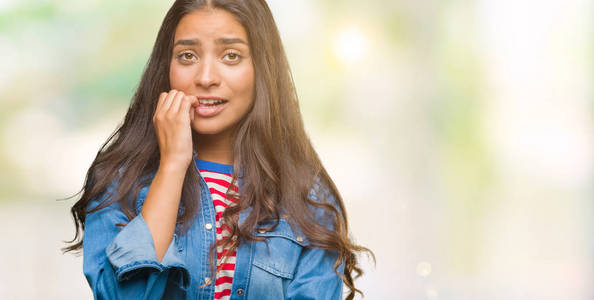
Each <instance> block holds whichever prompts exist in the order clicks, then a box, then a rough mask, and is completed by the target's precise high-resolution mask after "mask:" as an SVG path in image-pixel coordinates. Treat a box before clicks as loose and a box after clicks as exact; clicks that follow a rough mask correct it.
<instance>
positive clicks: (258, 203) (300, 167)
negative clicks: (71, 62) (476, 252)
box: [64, 0, 373, 299]
mask: <svg viewBox="0 0 594 300" xmlns="http://www.w3.org/2000/svg"><path fill="white" fill-rule="evenodd" d="M205 7H208V8H215V9H217V8H218V9H224V10H226V11H228V12H230V13H231V14H233V15H234V16H235V18H236V19H237V20H238V21H239V22H240V23H241V24H242V25H243V26H244V28H245V29H246V31H247V33H248V39H249V44H250V49H251V50H250V52H251V53H252V59H253V64H254V70H255V83H254V91H255V92H254V97H255V99H254V104H253V107H252V108H251V110H250V111H249V112H248V114H246V116H244V118H243V119H242V120H241V122H240V123H239V125H238V127H237V129H236V132H235V139H234V145H233V156H234V170H236V171H235V174H234V176H233V178H234V180H235V181H236V180H237V178H238V174H237V173H238V172H241V190H240V195H237V194H232V192H229V195H228V196H229V197H235V198H238V199H240V201H238V203H239V205H236V206H232V207H229V208H228V209H226V210H225V212H224V214H223V218H224V222H225V223H226V224H228V225H229V226H230V228H231V233H232V235H234V236H238V237H239V238H238V239H224V240H223V241H219V242H220V243H221V245H222V246H224V247H227V246H228V247H231V251H229V253H232V252H233V250H235V249H236V248H237V246H238V245H239V243H242V242H246V241H254V240H261V239H262V238H258V237H256V236H254V232H256V228H257V227H258V224H259V223H261V222H263V221H270V220H273V221H275V224H278V222H279V220H280V218H281V215H282V216H288V221H289V223H290V224H291V226H297V227H298V228H299V229H300V230H301V232H303V234H304V235H305V236H306V238H307V240H308V241H309V243H310V244H311V246H314V247H319V248H322V249H326V250H329V251H335V252H336V253H337V254H338V259H337V261H336V263H335V268H334V269H335V271H336V270H338V267H339V266H340V264H341V263H344V266H345V268H344V273H343V274H338V275H339V276H341V278H342V279H343V281H344V283H345V284H346V285H347V286H348V288H349V290H350V293H349V295H348V296H347V299H352V298H353V297H354V294H355V292H359V293H361V291H359V290H358V289H356V288H355V286H354V282H353V279H355V278H357V277H359V276H360V275H361V274H362V270H361V269H360V267H359V265H358V263H357V256H356V254H357V252H361V251H365V252H367V253H369V254H370V255H371V256H372V257H373V253H372V252H371V251H370V250H369V249H367V248H365V247H362V246H358V245H356V244H354V243H353V242H352V241H351V240H350V238H349V230H348V222H347V215H346V211H345V207H344V204H343V201H342V198H341V196H340V193H339V192H338V190H337V188H336V186H335V185H334V182H333V181H332V179H331V178H330V176H329V175H328V173H327V172H326V169H325V168H324V166H323V165H322V163H321V161H320V159H319V157H318V155H317V153H316V152H315V150H314V149H313V146H312V144H311V142H310V140H309V138H308V136H307V134H306V133H305V130H304V127H303V122H302V118H301V113H300V111H299V104H298V98H297V93H296V91H295V86H294V83H293V79H292V76H291V72H290V68H289V64H288V61H287V58H286V55H285V52H284V49H283V46H282V43H281V39H280V36H279V32H278V29H277V27H276V24H275V22H274V18H273V16H272V13H271V12H270V9H269V7H268V5H267V4H266V2H265V1H264V0H250V1H241V0H206V1H205V0H177V1H175V3H174V4H173V5H172V7H171V8H170V9H169V11H168V12H167V14H166V16H165V19H164V20H163V24H162V25H161V28H160V30H159V33H158V35H157V39H156V41H155V45H154V48H153V51H152V53H151V56H150V58H149V61H148V64H147V66H146V68H145V70H144V73H143V75H142V78H141V81H140V84H139V86H138V89H137V91H136V93H135V94H134V97H133V99H132V102H131V104H130V107H129V109H128V111H127V113H126V117H125V119H124V122H123V123H122V124H121V125H119V127H118V128H117V130H116V131H115V132H114V133H113V134H112V135H111V136H110V137H109V138H108V139H107V141H106V142H105V143H104V144H103V145H102V146H101V148H100V150H99V151H98V153H97V156H96V158H95V160H94V161H93V163H92V164H91V167H90V168H89V170H88V171H87V174H86V178H85V184H84V186H83V188H82V189H81V190H80V191H79V193H81V192H82V193H83V194H82V196H81V198H80V199H79V200H78V201H77V202H76V203H75V204H74V205H73V207H72V209H71V213H72V217H73V219H74V222H75V227H76V231H75V236H74V239H73V240H71V241H69V242H68V243H69V245H68V246H67V247H65V248H64V251H66V252H67V251H73V250H79V249H81V247H82V234H83V230H84V224H85V216H86V214H88V213H91V212H94V211H97V210H100V209H102V208H104V207H106V206H108V205H110V204H111V203H114V202H116V201H119V203H120V207H121V210H122V211H123V212H124V213H125V215H126V216H127V217H128V218H129V219H132V218H133V217H135V216H136V214H137V209H138V207H136V206H137V205H136V202H135V201H134V200H135V198H136V195H138V193H139V191H140V189H141V188H142V187H144V186H147V185H149V184H150V182H151V180H152V178H151V176H150V175H151V174H154V173H155V172H156V170H157V168H158V163H159V158H160V152H159V146H158V142H157V137H156V134H155V130H154V126H153V123H152V116H153V114H154V112H155V109H156V105H157V100H158V97H159V94H160V93H161V92H163V91H169V90H170V83H169V64H170V62H171V51H172V48H173V37H174V34H175V30H176V27H177V24H178V23H179V21H180V20H181V18H182V17H183V16H184V15H186V14H188V13H190V12H192V11H194V10H196V9H201V8H205ZM138 178H141V179H138ZM114 181H117V182H118V184H117V189H116V190H115V191H114V192H115V194H114V195H113V197H111V198H108V199H109V200H108V201H105V202H104V203H101V204H100V205H98V206H96V207H95V208H93V209H92V210H87V208H88V206H89V204H90V203H91V201H92V200H93V199H95V198H97V197H98V196H100V195H101V194H102V193H105V192H106V190H107V188H108V186H110V185H111V184H112V183H113V182H114ZM200 184H201V183H200V178H199V174H198V172H197V171H196V169H195V168H193V166H191V165H190V167H189V168H188V170H187V172H186V176H185V179H184V184H183V188H182V196H181V197H182V200H181V203H180V205H181V207H182V208H183V209H181V213H180V215H179V216H178V219H177V223H178V225H180V226H179V227H180V230H181V231H182V232H183V231H185V230H187V228H189V226H190V225H191V223H192V221H193V219H194V216H196V214H197V213H198V210H199V207H198V203H199V202H198V201H196V199H199V197H200V192H199V191H200V190H199V187H200ZM230 190H231V189H230ZM79 193H77V194H79ZM312 193H313V196H315V197H312ZM248 207H249V208H251V212H250V214H249V215H248V217H247V218H246V219H245V221H244V222H243V223H242V224H241V226H239V225H238V214H239V212H241V211H243V210H245V209H247V208H248ZM320 211H322V212H323V213H322V214H320V213H319V212H320ZM329 225H330V226H329ZM213 249H214V245H213V248H211V251H212V250H213ZM212 266H213V261H212V256H211V267H212Z"/></svg>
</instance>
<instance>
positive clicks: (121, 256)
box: [83, 203, 190, 299]
mask: <svg viewBox="0 0 594 300" xmlns="http://www.w3.org/2000/svg"><path fill="white" fill-rule="evenodd" d="M93 204H98V203H92V205H91V206H93ZM118 223H123V224H125V223H127V225H125V226H124V227H123V228H122V227H119V226H116V224H118ZM175 239H176V237H175V236H174V239H173V240H172V241H171V244H170V245H169V248H168V249H167V251H166V253H165V255H164V256H163V259H162V260H161V262H159V261H158V260H157V256H156V253H155V248H154V244H153V239H152V235H151V233H150V230H149V229H148V226H147V225H146V223H145V221H144V219H143V217H142V214H140V213H139V214H138V215H137V216H136V217H134V218H133V219H132V220H128V218H127V217H126V215H125V214H124V213H123V212H122V211H121V210H120V209H119V205H118V203H113V204H111V205H109V206H107V207H105V208H103V209H100V210H99V211H96V212H93V213H90V214H87V216H86V219H85V231H84V235H83V272H84V274H85V277H86V279H87V281H88V283H89V285H90V287H91V289H92V291H93V295H94V299H162V298H163V296H164V295H166V296H167V298H169V297H171V298H173V299H177V298H183V297H184V296H185V292H186V290H187V287H188V285H189V279H190V277H189V273H188V270H187V269H186V267H185V265H184V262H183V260H182V259H181V257H180V253H179V252H178V249H177V247H176V246H175V244H176V243H175Z"/></svg>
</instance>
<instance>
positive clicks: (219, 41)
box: [173, 38, 248, 47]
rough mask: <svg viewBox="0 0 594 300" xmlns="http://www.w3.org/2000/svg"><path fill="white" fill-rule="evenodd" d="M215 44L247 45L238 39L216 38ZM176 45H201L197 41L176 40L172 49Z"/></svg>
mask: <svg viewBox="0 0 594 300" xmlns="http://www.w3.org/2000/svg"><path fill="white" fill-rule="evenodd" d="M215 43H216V44H224V45H231V44H245V45H247V44H248V43H247V42H246V41H244V40H242V39H240V38H218V39H216V40H215ZM177 45H184V46H194V45H198V46H200V45H201V43H200V41H199V40H198V39H190V40H178V41H177V42H175V44H173V47H175V46H177Z"/></svg>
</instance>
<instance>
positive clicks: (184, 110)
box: [178, 96, 198, 120]
mask: <svg viewBox="0 0 594 300" xmlns="http://www.w3.org/2000/svg"><path fill="white" fill-rule="evenodd" d="M196 101H198V100H197V99H196V97H195V96H186V97H184V99H183V101H182V104H181V106H180V108H179V111H178V115H179V116H180V118H183V117H185V116H186V115H187V116H188V117H189V118H190V120H193V119H192V115H191V111H192V104H194V103H195V102H196Z"/></svg>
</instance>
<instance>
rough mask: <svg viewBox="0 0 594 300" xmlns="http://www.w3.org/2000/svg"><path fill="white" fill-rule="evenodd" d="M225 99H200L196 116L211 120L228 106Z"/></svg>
mask: <svg viewBox="0 0 594 300" xmlns="http://www.w3.org/2000/svg"><path fill="white" fill-rule="evenodd" d="M227 102H229V101H227V100H224V99H200V100H198V106H196V114H197V115H198V116H200V117H203V118H209V117H213V116H215V115H217V114H218V113H219V112H221V110H223V108H225V106H226V104H227Z"/></svg>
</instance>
